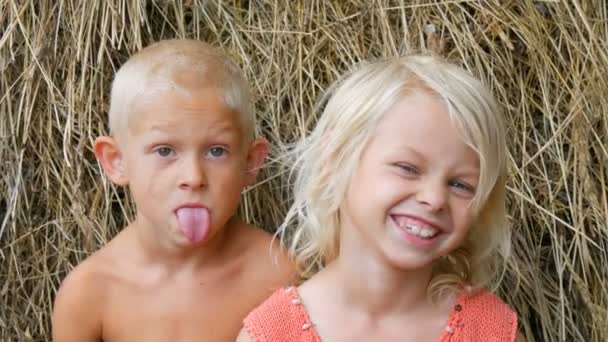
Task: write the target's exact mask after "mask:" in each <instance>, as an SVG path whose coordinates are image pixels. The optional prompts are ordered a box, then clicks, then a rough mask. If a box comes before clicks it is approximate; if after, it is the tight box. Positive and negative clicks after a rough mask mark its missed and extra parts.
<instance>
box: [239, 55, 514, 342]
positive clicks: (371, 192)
mask: <svg viewBox="0 0 608 342" xmlns="http://www.w3.org/2000/svg"><path fill="white" fill-rule="evenodd" d="M326 99H327V100H326V104H325V109H324V111H323V113H322V115H321V117H320V119H319V121H318V123H317V126H316V128H315V129H314V131H313V132H312V133H311V134H310V136H309V137H308V138H307V139H305V140H304V141H303V142H302V143H301V144H300V145H299V146H298V148H297V149H296V151H295V155H296V156H297V159H296V160H295V164H294V171H295V175H296V176H295V184H294V203H293V206H292V207H291V209H290V210H289V212H288V214H287V217H286V220H285V222H284V224H283V225H282V226H281V227H280V230H279V236H280V237H281V240H282V242H283V243H284V244H285V245H286V247H287V248H288V250H289V251H290V253H291V255H292V256H293V257H294V259H295V261H296V263H297V266H298V269H299V273H300V275H301V276H302V278H303V279H306V281H305V282H303V283H302V284H301V285H300V286H298V287H288V288H284V289H280V290H278V291H276V292H275V293H274V295H273V296H271V297H270V298H269V299H268V300H267V301H266V302H264V303H263V304H262V305H260V306H259V307H258V308H257V309H256V310H254V311H253V312H251V313H250V314H249V316H248V317H247V318H246V319H245V321H244V328H243V330H242V331H241V334H240V336H239V340H240V341H250V340H252V341H321V340H322V341H514V340H516V337H517V316H516V314H515V312H514V311H513V310H511V308H509V306H508V305H506V304H505V303H504V302H503V301H502V300H500V299H499V298H498V297H497V296H495V295H494V294H492V293H491V292H489V291H488V290H486V288H488V287H489V286H490V285H492V283H493V281H494V280H495V279H496V276H497V272H499V270H500V267H501V266H502V265H503V264H504V261H505V259H506V257H507V256H508V254H509V246H510V234H509V229H508V226H507V224H506V222H505V221H506V220H505V174H506V171H505V170H506V160H507V152H506V148H505V145H506V141H505V129H504V124H503V122H502V118H501V113H500V110H499V108H498V106H497V104H496V101H495V100H494V98H493V96H492V95H491V94H490V92H489V91H488V89H487V88H486V87H485V86H484V85H483V84H482V83H481V82H480V81H479V80H477V79H476V78H475V77H473V76H472V75H471V74H470V73H468V72H467V71H465V70H464V69H462V68H460V67H458V66H456V65H454V64H451V63H448V62H445V61H443V60H441V59H439V58H437V57H432V56H407V57H401V58H392V59H387V60H382V61H377V62H373V63H367V64H363V65H361V66H358V67H357V68H355V69H354V70H353V71H352V72H351V73H350V74H348V75H346V76H345V77H343V78H342V79H341V80H339V81H338V82H337V83H336V84H335V85H333V86H332V87H331V88H330V91H329V92H328V94H327V95H326ZM519 338H520V337H519Z"/></svg>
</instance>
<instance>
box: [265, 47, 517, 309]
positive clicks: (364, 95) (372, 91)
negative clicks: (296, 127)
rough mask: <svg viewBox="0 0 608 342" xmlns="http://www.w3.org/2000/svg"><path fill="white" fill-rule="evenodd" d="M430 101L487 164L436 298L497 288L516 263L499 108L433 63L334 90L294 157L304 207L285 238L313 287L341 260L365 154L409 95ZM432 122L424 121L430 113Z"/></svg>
mask: <svg viewBox="0 0 608 342" xmlns="http://www.w3.org/2000/svg"><path fill="white" fill-rule="evenodd" d="M417 91H424V92H427V93H429V94H432V95H433V96H436V97H438V98H439V99H441V100H442V101H444V103H445V104H446V107H447V108H448V112H449V116H450V120H451V121H452V123H453V124H454V125H455V126H456V127H457V129H458V131H459V133H460V134H461V136H462V139H463V140H464V141H465V143H466V144H467V145H469V146H470V147H472V148H473V149H474V150H475V151H476V152H477V153H478V155H479V160H480V178H479V185H478V187H477V188H478V191H477V193H476V194H475V197H474V198H473V201H472V206H473V210H474V212H475V213H476V215H477V216H476V220H475V221H474V223H473V225H472V227H471V229H470V231H469V233H468V237H467V239H466V241H465V242H464V244H463V246H462V247H460V248H458V249H457V250H455V251H453V252H452V253H450V255H449V256H446V257H445V258H441V259H440V260H439V262H438V263H436V266H435V269H434V274H433V277H432V280H431V283H430V284H429V295H430V297H431V298H435V299H438V298H439V297H441V296H443V295H444V294H448V293H453V292H452V291H454V290H456V289H457V288H460V287H462V286H464V285H465V284H466V285H467V286H473V287H482V286H486V285H488V283H489V282H490V281H491V280H492V279H494V276H495V275H496V272H497V270H498V268H497V266H502V265H504V264H501V261H504V260H505V259H506V257H507V256H508V254H509V249H510V233H509V229H508V227H507V225H506V219H505V218H506V213H505V175H506V161H507V160H506V159H507V152H506V147H505V131H504V124H503V121H502V118H501V113H500V111H499V108H498V106H497V104H496V102H495V100H494V98H493V96H492V95H491V94H490V92H489V91H488V90H487V89H486V87H485V86H484V85H483V84H482V83H481V82H480V81H479V80H477V79H476V78H475V77H473V76H472V75H471V74H470V73H468V72H467V71H465V70H464V69H462V68H460V67H458V66H456V65H454V64H450V63H448V62H445V61H443V60H441V59H439V58H438V57H432V56H407V57H401V58H393V59H387V60H382V61H378V62H374V63H369V64H364V65H361V66H359V67H358V68H356V69H355V70H354V71H353V72H351V73H350V74H348V75H346V76H345V77H344V78H342V79H341V80H339V81H337V82H336V83H334V85H332V86H331V87H330V89H329V91H328V92H327V93H326V95H325V97H324V99H323V100H322V102H321V104H323V103H325V102H326V105H325V109H324V111H323V113H322V115H321V117H320V118H319V121H318V123H317V126H316V128H315V129H314V130H313V132H312V133H311V134H310V136H308V137H307V138H306V139H305V140H304V141H302V142H301V143H300V144H299V145H298V146H297V147H296V148H295V149H294V151H292V153H293V156H294V159H295V160H294V161H293V163H294V165H293V170H294V172H295V184H294V187H295V188H294V199H293V200H294V202H293V204H292V206H291V208H290V209H289V211H288V213H287V216H286V219H285V221H284V222H283V224H282V225H281V226H280V228H279V231H278V233H277V234H279V235H280V236H281V240H282V242H283V243H284V244H286V246H287V247H288V249H289V251H290V253H291V254H292V255H293V256H294V257H295V259H296V260H295V261H296V263H297V265H298V269H299V272H300V275H301V276H302V277H303V278H305V279H306V278H309V277H310V276H312V275H313V274H315V273H316V272H318V271H319V270H320V269H322V268H323V267H324V266H325V265H327V263H329V262H330V261H332V260H333V259H335V258H336V257H337V255H338V253H339V250H338V248H339V224H340V217H339V207H340V205H341V204H342V202H343V200H344V197H345V195H346V191H347V188H348V185H349V183H350V181H351V177H352V175H353V172H354V170H355V169H356V168H357V166H358V163H359V159H360V157H361V153H362V151H363V149H364V147H365V145H366V144H367V143H368V142H369V140H370V137H371V136H372V134H373V132H374V130H375V128H376V126H377V125H378V123H379V121H380V120H381V119H382V117H383V116H384V114H385V113H387V112H388V110H389V109H390V108H391V107H392V106H394V105H395V104H396V103H397V102H399V101H400V100H401V99H403V98H404V97H405V96H407V95H408V94H411V93H412V92H417ZM420 115H424V113H420Z"/></svg>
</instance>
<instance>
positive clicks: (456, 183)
mask: <svg viewBox="0 0 608 342" xmlns="http://www.w3.org/2000/svg"><path fill="white" fill-rule="evenodd" d="M450 186H451V187H453V188H455V189H457V190H460V191H464V192H466V193H469V194H475V188H474V187H472V186H470V185H469V184H467V183H464V182H459V181H452V182H450Z"/></svg>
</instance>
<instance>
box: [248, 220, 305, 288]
mask: <svg viewBox="0 0 608 342" xmlns="http://www.w3.org/2000/svg"><path fill="white" fill-rule="evenodd" d="M245 229H246V230H247V234H246V235H247V236H248V242H247V247H246V249H245V250H246V251H247V252H246V254H247V255H248V256H250V257H249V258H247V263H248V265H247V266H248V267H249V268H250V269H251V270H255V274H256V277H259V278H261V279H265V280H268V279H270V280H272V279H274V280H276V283H277V284H278V286H285V285H289V284H291V283H293V282H295V280H296V272H295V265H294V263H293V261H292V260H291V259H290V258H289V257H288V255H287V253H286V252H285V251H284V250H283V248H282V247H281V245H280V243H279V241H278V239H275V238H273V235H272V234H270V233H268V232H266V231H264V230H262V229H261V228H258V227H255V226H253V225H247V227H245Z"/></svg>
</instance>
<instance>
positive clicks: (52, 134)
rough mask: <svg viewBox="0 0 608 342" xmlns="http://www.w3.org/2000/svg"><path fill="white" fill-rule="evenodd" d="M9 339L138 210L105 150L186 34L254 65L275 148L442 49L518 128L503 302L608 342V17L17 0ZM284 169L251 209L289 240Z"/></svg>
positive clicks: (2, 325)
mask: <svg viewBox="0 0 608 342" xmlns="http://www.w3.org/2000/svg"><path fill="white" fill-rule="evenodd" d="M0 32H1V34H0V72H1V73H2V78H1V79H0V175H1V177H0V303H1V304H0V308H1V309H0V340H2V341H27V340H48V339H49V337H50V330H51V327H50V314H51V303H52V300H53V297H54V294H55V292H56V290H57V287H58V285H59V283H60V281H61V279H63V277H64V276H65V275H66V273H67V272H68V271H69V270H70V269H71V268H72V267H73V266H74V265H76V264H77V263H78V262H80V261H81V260H83V259H84V258H85V257H86V256H87V255H89V254H90V253H91V252H93V251H94V250H96V249H97V248H99V247H100V246H101V245H103V244H104V243H105V242H107V241H108V240H109V239H110V238H112V236H114V235H115V234H116V233H117V232H118V230H119V229H120V227H122V226H123V225H124V224H125V222H127V220H128V218H129V217H130V216H131V214H132V208H133V207H132V205H131V204H130V203H129V200H128V196H127V195H126V194H125V192H124V191H123V190H121V189H116V188H114V187H112V186H111V185H110V184H108V182H107V181H106V180H104V178H103V177H102V175H101V172H100V169H99V167H98V165H97V163H96V161H95V158H94V156H93V153H92V151H91V145H92V142H93V139H94V138H95V137H96V136H97V135H99V134H102V133H104V132H106V131H107V126H106V124H105V114H106V112H107V109H108V93H109V87H110V82H111V79H112V75H113V73H114V71H115V70H116V68H117V67H118V66H119V65H120V64H121V63H123V62H124V61H125V60H126V58H127V56H129V54H131V53H132V52H133V51H135V50H137V49H139V48H141V47H142V46H145V45H146V44H148V43H150V42H152V41H155V40H158V39H161V38H170V37H193V38H200V39H203V40H206V41H208V42H211V43H213V44H215V45H217V46H220V47H222V48H223V49H224V50H225V51H227V52H228V53H229V54H231V55H232V56H233V57H234V58H235V60H237V61H238V62H239V63H240V64H241V66H242V67H243V69H244V70H245V71H246V73H247V75H248V77H249V79H250V80H251V84H252V86H253V90H254V93H255V94H256V97H257V112H258V115H259V122H260V133H262V134H263V135H264V136H266V137H267V138H268V139H269V140H270V142H271V143H273V144H274V145H275V146H280V145H282V144H285V143H289V142H293V141H295V140H297V139H298V138H300V137H302V136H303V135H305V134H306V132H307V131H308V130H309V129H310V128H311V127H312V126H313V125H314V122H315V118H316V117H315V115H316V114H315V113H314V112H313V110H312V109H313V107H314V103H315V101H316V99H317V98H318V95H319V94H320V93H321V92H322V91H323V89H324V88H325V87H326V86H327V85H328V84H329V83H330V82H331V81H332V80H334V79H335V78H336V77H337V75H339V74H340V73H341V72H343V71H345V70H346V69H347V68H348V67H349V66H350V65H352V64H353V63H356V62H358V61H361V60H364V59H367V58H373V57H378V56H389V55H395V54H398V53H400V52H404V51H412V50H417V49H433V50H434V51H436V52H437V53H441V54H443V55H445V56H448V57H450V58H453V59H456V60H460V61H461V62H462V64H463V65H464V66H465V67H466V68H468V69H470V70H471V71H472V72H474V73H475V74H477V75H478V76H480V77H481V78H483V79H484V80H486V81H487V82H488V83H489V84H491V86H492V88H493V90H494V91H495V93H496V94H497V96H498V98H499V100H500V102H501V103H502V104H503V105H504V106H505V108H506V112H507V118H508V122H509V136H510V139H509V142H510V143H509V146H508V147H509V150H510V157H511V179H510V182H509V208H510V213H511V215H512V222H513V226H514V231H515V232H514V241H513V243H514V246H515V247H514V248H515V255H514V258H513V260H512V261H511V264H510V265H509V271H508V272H507V273H506V274H505V275H504V282H503V283H502V286H501V287H500V289H499V291H500V293H501V294H502V295H503V297H504V298H505V299H506V300H507V301H508V302H509V303H510V304H512V305H513V306H514V307H515V308H516V309H517V311H518V312H519V315H520V317H521V320H522V324H523V330H524V332H525V334H526V335H527V336H528V337H529V338H530V339H531V340H534V339H536V340H543V341H574V340H576V341H580V340H585V341H598V342H599V341H606V340H608V309H607V308H608V287H606V284H607V283H608V268H607V267H606V265H608V249H607V247H608V246H607V245H608V224H607V221H608V219H607V218H608V198H607V197H608V195H607V194H608V192H607V191H606V189H607V183H608V170H607V169H608V148H607V147H606V146H608V133H607V132H608V119H607V113H608V99H607V98H606V96H605V95H606V83H607V81H608V78H607V76H606V75H608V55H607V53H606V51H607V49H606V48H607V47H608V46H607V43H606V42H607V41H608V9H607V8H606V6H605V4H604V3H603V1H601V0H583V1H572V2H570V1H562V2H559V1H500V2H499V1H498V0H493V1H490V0H487V1H465V0H460V1H459V0H454V1H444V2H438V3H430V2H428V1H405V0H401V1H398V0H395V1H388V0H386V1H373V2H370V1H365V0H351V1H329V0H325V1H323V0H320V1H297V2H281V1H264V0H257V1H243V2H239V1H235V2H212V1H202V0H190V1H177V2H173V1H159V0H157V1H141V0H139V1H130V0H117V1H112V2H105V1H75V0H66V1H61V2H55V1H33V0H30V1H14V0H0ZM281 170H282V168H281V166H280V165H277V164H276V163H273V162H272V161H271V163H270V164H269V166H268V168H267V169H266V170H265V172H264V174H263V180H262V181H261V182H260V184H259V185H258V186H256V187H254V188H253V189H251V190H250V191H249V193H248V194H247V195H246V200H245V205H244V206H243V208H242V211H243V214H244V215H245V216H246V217H247V218H248V219H250V220H253V221H254V222H256V223H258V224H259V225H261V226H263V227H266V228H267V229H269V230H272V229H273V228H274V227H276V226H277V223H278V222H280V220H281V218H282V215H283V214H284V212H285V209H286V205H287V204H288V203H287V199H288V197H287V196H288V194H287V193H286V190H285V188H284V187H282V185H283V184H284V181H285V174H284V173H282V172H279V171H281Z"/></svg>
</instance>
